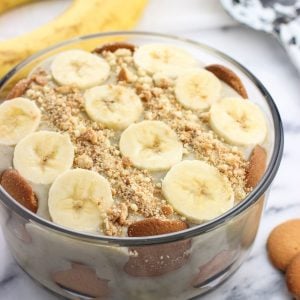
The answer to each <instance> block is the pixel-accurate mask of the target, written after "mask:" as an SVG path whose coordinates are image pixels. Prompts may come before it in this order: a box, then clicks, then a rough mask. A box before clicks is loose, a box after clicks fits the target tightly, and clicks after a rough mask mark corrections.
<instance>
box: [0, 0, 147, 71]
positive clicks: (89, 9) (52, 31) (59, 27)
mask: <svg viewBox="0 0 300 300" xmlns="http://www.w3.org/2000/svg"><path fill="white" fill-rule="evenodd" d="M14 1H15V0H6V1H4V2H3V1H0V2H1V4H0V12H1V7H2V11H4V9H5V8H7V9H9V8H11V7H13V6H15V5H18V4H22V3H26V2H29V1H25V0H24V1H21V0H17V1H16V4H15V3H13V2H14ZM2 2H3V3H2ZM146 3H147V0H127V1H123V0H89V1H86V0H74V1H73V2H72V4H71V5H70V7H69V9H67V10H66V11H65V12H64V13H63V14H62V15H60V16H58V17H57V18H55V19H54V20H53V21H51V22H49V23H47V24H45V25H43V26H41V27H39V28H38V29H35V30H33V31H32V32H29V33H26V34H24V35H22V36H19V37H16V38H13V39H10V40H6V41H1V42H0V62H1V64H0V76H2V75H4V74H5V73H6V72H7V71H9V69H11V68H12V67H13V66H14V65H16V64H17V63H19V62H20V61H21V60H22V59H24V58H26V57H28V56H29V55H31V54H33V53H35V52H36V51H39V50H41V49H43V48H45V47H48V46H50V45H53V44H55V43H58V42H61V41H63V40H66V39H69V38H72V37H76V36H78V35H83V34H91V33H96V32H101V31H108V30H126V29H131V28H132V27H133V26H134V25H135V23H136V22H137V20H138V18H139V16H140V14H141V13H142V10H143V8H144V7H145V5H146ZM95 46H96V45H94V44H93V45H91V46H88V45H87V48H90V49H89V50H91V47H95Z"/></svg>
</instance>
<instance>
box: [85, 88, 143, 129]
mask: <svg viewBox="0 0 300 300" xmlns="http://www.w3.org/2000/svg"><path fill="white" fill-rule="evenodd" d="M84 99H85V110H86V112H87V114H88V115H89V117H90V118H91V119H92V120H94V121H95V122H99V123H101V124H103V125H104V126H106V127H108V128H113V129H124V128H126V127H128V126H129V125H130V124H131V123H133V122H135V121H137V120H138V119H139V118H140V116H141V114H142V112H143V105H142V102H141V100H140V98H139V96H138V95H137V94H136V93H135V92H134V90H133V89H131V88H128V87H122V86H117V85H102V86H96V87H93V88H91V89H89V90H87V91H86V92H85V93H84Z"/></svg>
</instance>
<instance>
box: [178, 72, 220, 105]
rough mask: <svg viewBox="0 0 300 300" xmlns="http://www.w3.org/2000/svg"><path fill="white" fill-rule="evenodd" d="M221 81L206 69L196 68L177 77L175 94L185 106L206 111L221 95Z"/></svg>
mask: <svg viewBox="0 0 300 300" xmlns="http://www.w3.org/2000/svg"><path fill="white" fill-rule="evenodd" d="M221 86H222V85H221V82H220V80H219V79H218V78H217V77H216V76H215V75H214V74H213V73H211V72H208V71H206V70H205V69H194V70H191V71H188V72H186V73H183V74H182V75H180V76H179V77H178V78H177V81H176V85H175V95H176V99H177V100H178V102H180V103H181V104H182V105H183V106H184V107H185V108H187V109H193V110H199V111H204V110H207V109H209V107H210V106H211V104H212V103H213V102H215V101H216V100H218V99H219V98H220V95H221Z"/></svg>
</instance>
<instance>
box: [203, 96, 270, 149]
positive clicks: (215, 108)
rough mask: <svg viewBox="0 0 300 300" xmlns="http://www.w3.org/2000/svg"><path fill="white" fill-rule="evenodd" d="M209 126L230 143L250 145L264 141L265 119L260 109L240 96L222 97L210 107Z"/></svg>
mask: <svg viewBox="0 0 300 300" xmlns="http://www.w3.org/2000/svg"><path fill="white" fill-rule="evenodd" d="M209 123H210V126H211V128H212V129H213V130H214V131H215V132H216V133H217V134H218V135H220V136H221V137H223V138H224V139H225V141H227V142H228V143H230V144H233V145H239V146H251V145H256V144H261V143H263V142H264V140H265V138H266V135H267V131H268V128H267V121H266V118H265V116H264V114H263V112H262V111H261V109H260V108H259V107H258V106H257V105H256V104H254V103H253V102H250V101H249V100H243V99H241V98H224V99H222V100H221V101H218V102H216V103H214V104H213V105H212V106H211V109H210V120H209Z"/></svg>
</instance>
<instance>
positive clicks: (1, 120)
mask: <svg viewBox="0 0 300 300" xmlns="http://www.w3.org/2000/svg"><path fill="white" fill-rule="evenodd" d="M40 120H41V112H40V110H39V108H38V107H37V106H36V104H35V103H34V102H33V101H30V100H29V99H26V98H21V97H20V98H15V99H12V100H7V101H5V102H3V103H2V104H1V105H0V144H2V145H15V144H17V143H18V142H19V141H20V140H21V139H22V138H23V137H25V136H26V135H28V134H30V133H32V132H34V131H35V130H36V129H37V128H38V126H39V124H40Z"/></svg>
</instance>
